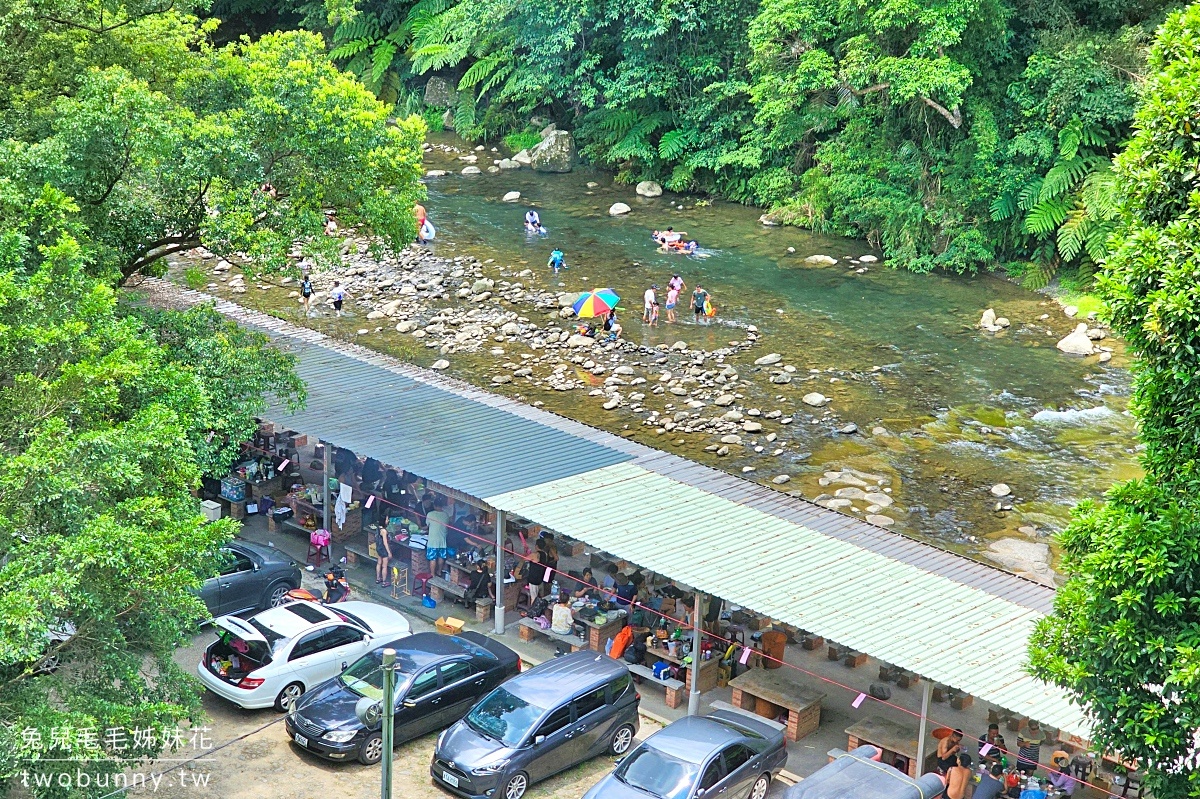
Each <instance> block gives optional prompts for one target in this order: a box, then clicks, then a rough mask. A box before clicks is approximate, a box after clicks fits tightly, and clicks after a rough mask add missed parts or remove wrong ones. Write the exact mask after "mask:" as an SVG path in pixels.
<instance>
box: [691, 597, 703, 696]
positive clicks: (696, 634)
mask: <svg viewBox="0 0 1200 799" xmlns="http://www.w3.org/2000/svg"><path fill="white" fill-rule="evenodd" d="M700 619H701V611H700V592H699V591H697V592H696V608H695V610H694V611H693V612H692V665H691V670H692V690H691V691H690V692H689V693H688V715H689V716H698V715H700V662H701V660H702V658H701V657H700V655H701V654H702V653H701V651H700V646H701V641H700V634H701V630H700Z"/></svg>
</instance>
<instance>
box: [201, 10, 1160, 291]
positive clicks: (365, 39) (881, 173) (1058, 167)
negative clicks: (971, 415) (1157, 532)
mask: <svg viewBox="0 0 1200 799" xmlns="http://www.w3.org/2000/svg"><path fill="white" fill-rule="evenodd" d="M255 4H256V3H255V0H226V2H225V3H224V4H222V3H220V2H219V3H218V4H217V6H216V8H215V9H214V12H215V13H217V14H221V13H228V12H232V11H245V10H247V9H251V10H252V9H253V8H254V7H255ZM260 5H261V3H260ZM1172 5H1173V3H1171V2H1163V1H1162V0H1148V1H1147V0H1143V2H1133V3H1117V2H1113V1H1112V0H1048V2H1032V1H1031V0H873V2H869V3H868V2H852V0H837V1H835V0H733V1H732V2H729V0H687V2H674V1H671V2H667V0H659V1H658V2H656V1H655V0H632V2H631V1H630V0H586V2H578V0H539V2H519V1H518V0H418V1H417V2H415V3H414V2H410V0H359V2H358V3H357V7H356V9H352V8H350V6H351V3H350V2H347V0H329V2H328V3H327V6H328V7H326V6H322V5H321V4H320V3H319V2H316V0H308V1H307V2H304V0H297V2H296V5H295V6H294V8H295V9H296V10H297V11H298V12H300V13H301V14H302V15H303V16H304V17H305V19H306V20H307V24H310V25H313V26H314V27H317V28H321V29H323V30H325V31H326V33H327V34H328V35H329V38H330V39H331V42H332V45H333V47H334V50H333V53H334V55H335V56H336V57H338V58H339V59H341V61H342V62H343V63H345V64H347V65H348V66H349V68H350V69H351V70H353V71H354V72H356V73H357V74H359V75H360V76H361V77H362V78H363V79H364V81H365V82H366V83H367V85H368V86H370V87H371V88H372V89H373V90H375V91H376V92H377V93H378V94H379V95H380V97H382V98H384V99H385V100H387V101H389V102H393V101H395V102H398V103H399V104H400V106H401V107H402V108H406V109H409V110H419V108H420V102H419V100H417V98H418V97H419V90H420V87H421V86H422V85H423V84H424V82H425V80H426V79H427V78H428V77H430V76H441V77H444V78H446V79H449V80H450V81H451V83H452V84H453V85H456V86H457V88H458V90H459V93H458V96H457V99H456V100H454V101H453V108H451V109H450V110H451V112H452V115H453V124H454V126H455V127H456V129H457V130H458V131H459V132H460V133H462V134H464V135H466V136H467V137H469V138H481V137H488V138H497V137H499V136H502V135H504V134H507V133H510V132H513V131H521V130H522V129H524V128H525V126H526V124H527V121H528V120H529V118H530V116H531V115H540V116H543V117H547V118H550V119H552V120H554V121H556V122H558V123H559V125H560V127H567V128H569V129H571V130H573V131H574V132H575V134H576V136H577V139H578V140H579V142H580V144H581V145H582V148H583V151H584V153H585V154H586V155H587V156H588V157H590V158H591V160H592V161H593V162H595V163H597V164H599V165H603V166H606V167H610V168H612V169H614V170H616V171H617V173H618V175H619V177H620V178H621V179H623V180H628V181H637V180H643V179H654V180H659V181H661V182H663V183H665V185H666V186H667V187H669V188H672V189H676V190H679V191H700V192H712V193H714V194H717V195H720V196H723V197H726V198H729V199H732V200H736V201H739V202H746V203H755V204H759V205H762V206H767V207H769V208H771V209H772V210H773V212H774V213H775V214H776V215H777V216H778V217H779V218H780V219H782V220H784V221H788V222H791V223H795V224H800V225H805V226H808V227H811V228H813V229H815V230H819V231H823V232H829V233H838V234H844V235H850V236H861V237H865V238H867V239H868V240H869V241H870V242H871V243H872V244H874V245H877V246H880V247H881V248H882V249H883V250H884V251H885V253H886V254H887V255H888V257H889V258H890V259H892V261H893V262H894V263H897V264H901V265H903V266H905V267H907V268H909V269H913V270H917V271H927V270H930V269H935V268H944V269H948V270H951V271H956V272H970V271H974V270H976V269H980V268H988V267H991V266H993V265H995V264H997V263H1005V262H1008V261H1011V260H1032V261H1033V262H1034V267H1033V268H1031V269H1029V270H1028V271H1027V274H1026V277H1027V279H1028V280H1029V281H1030V282H1031V283H1033V284H1035V285H1039V284H1043V283H1044V282H1045V281H1046V280H1047V279H1049V277H1050V276H1051V275H1052V274H1053V272H1054V270H1055V269H1056V268H1057V267H1058V265H1059V264H1070V265H1073V266H1078V265H1082V266H1084V267H1085V272H1086V271H1090V269H1091V268H1092V265H1093V264H1094V263H1095V262H1096V260H1097V259H1098V257H1099V256H1100V255H1101V254H1102V252H1103V246H1104V241H1105V239H1106V237H1107V235H1108V233H1109V232H1110V230H1111V223H1112V214H1113V210H1112V207H1111V200H1110V199H1109V197H1110V195H1111V191H1110V190H1109V189H1110V187H1111V171H1110V166H1109V165H1110V162H1111V158H1112V156H1113V154H1114V153H1115V152H1116V151H1117V150H1118V149H1119V146H1120V144H1121V143H1122V141H1123V140H1124V139H1125V138H1126V137H1127V136H1128V132H1129V124H1130V121H1131V119H1132V117H1133V111H1134V107H1135V103H1136V98H1137V87H1138V84H1139V83H1140V81H1141V80H1142V73H1143V71H1144V63H1145V56H1144V50H1145V47H1146V45H1147V43H1148V40H1149V37H1150V35H1151V34H1152V33H1153V31H1154V29H1155V28H1156V27H1157V25H1158V24H1159V23H1160V22H1161V21H1162V19H1163V17H1164V15H1165V13H1166V12H1167V10H1169V8H1171V7H1172ZM327 12H328V16H327ZM440 116H441V114H440V112H439V113H437V114H430V115H429V118H430V119H432V120H437V119H438V118H440Z"/></svg>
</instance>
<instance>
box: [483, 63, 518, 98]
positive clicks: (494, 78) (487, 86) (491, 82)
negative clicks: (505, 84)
mask: <svg viewBox="0 0 1200 799" xmlns="http://www.w3.org/2000/svg"><path fill="white" fill-rule="evenodd" d="M512 71H513V65H512V64H505V65H504V66H502V67H500V68H499V69H497V70H496V71H495V72H493V73H492V74H491V77H489V78H488V79H487V80H485V81H484V82H483V83H482V84H480V86H479V95H480V96H483V95H484V94H487V93H488V92H490V91H491V90H492V89H493V88H495V87H496V85H497V84H498V83H500V81H502V80H504V79H505V78H507V77H508V76H509V75H511V74H512Z"/></svg>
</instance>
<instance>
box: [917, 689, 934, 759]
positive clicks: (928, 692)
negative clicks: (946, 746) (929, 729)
mask: <svg viewBox="0 0 1200 799" xmlns="http://www.w3.org/2000/svg"><path fill="white" fill-rule="evenodd" d="M921 684H922V685H924V686H925V688H924V690H923V691H922V692H921V727H920V729H919V730H918V732H917V776H918V777H920V776H921V775H922V774H924V773H925V728H926V726H927V725H928V723H929V698H930V697H931V696H932V695H933V680H929V679H925V680H921Z"/></svg>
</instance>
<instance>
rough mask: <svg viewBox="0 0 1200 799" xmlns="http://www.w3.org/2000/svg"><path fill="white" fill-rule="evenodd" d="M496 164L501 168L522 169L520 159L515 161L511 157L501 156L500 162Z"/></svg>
mask: <svg viewBox="0 0 1200 799" xmlns="http://www.w3.org/2000/svg"><path fill="white" fill-rule="evenodd" d="M496 166H498V167H500V168H501V169H520V168H521V163H520V162H519V161H514V160H513V159H511V158H501V159H500V163H498V164H496Z"/></svg>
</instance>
